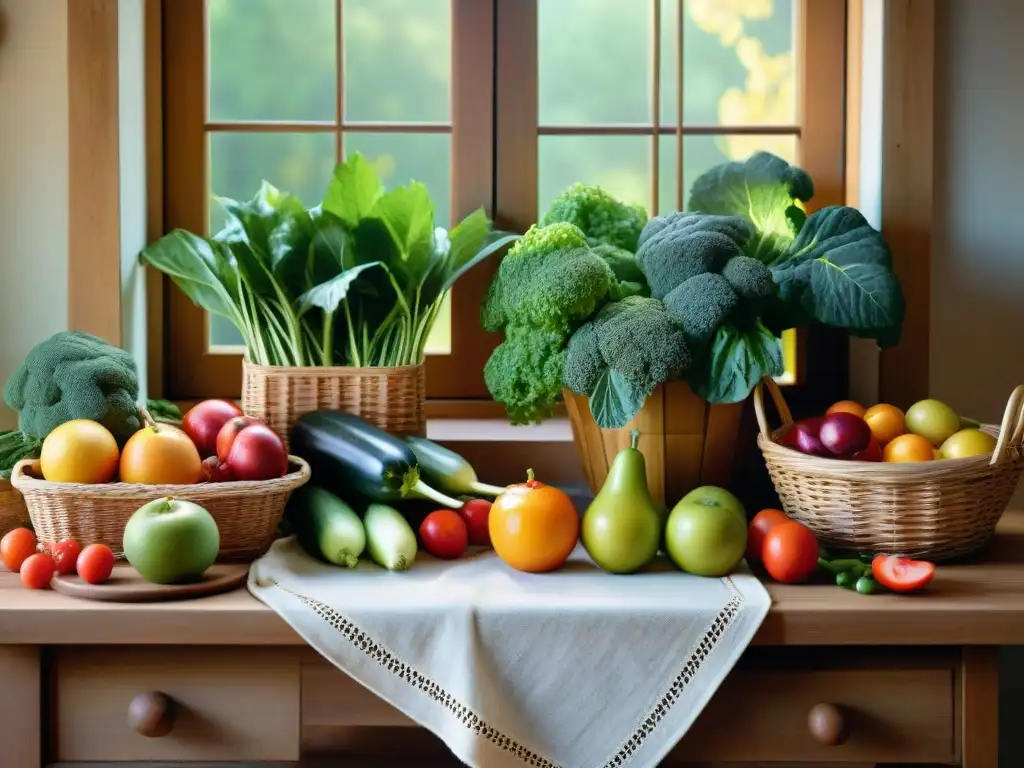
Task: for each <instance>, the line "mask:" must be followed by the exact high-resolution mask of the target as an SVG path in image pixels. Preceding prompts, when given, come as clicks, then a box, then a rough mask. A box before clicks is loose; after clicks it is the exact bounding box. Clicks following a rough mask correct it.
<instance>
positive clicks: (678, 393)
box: [562, 381, 743, 507]
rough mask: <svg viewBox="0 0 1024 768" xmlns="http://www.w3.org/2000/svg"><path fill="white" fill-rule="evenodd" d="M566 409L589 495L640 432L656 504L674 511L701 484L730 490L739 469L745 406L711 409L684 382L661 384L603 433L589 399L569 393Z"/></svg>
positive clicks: (735, 404) (648, 477)
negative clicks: (615, 426)
mask: <svg viewBox="0 0 1024 768" xmlns="http://www.w3.org/2000/svg"><path fill="white" fill-rule="evenodd" d="M562 394H563V399H564V400H565V409H566V412H567V413H568V414H569V421H570V423H571V424H572V432H573V441H574V442H575V444H576V450H577V451H578V453H579V455H580V459H581V461H582V462H583V471H584V474H585V475H586V478H587V484H588V485H589V486H590V490H591V491H593V492H594V493H597V492H598V491H599V490H601V486H602V485H604V481H605V478H606V477H607V476H608V469H609V468H610V467H611V464H612V462H613V461H614V460H615V456H616V454H617V453H618V452H619V451H620V450H622V449H623V448H626V447H628V446H629V440H630V432H631V431H632V430H634V429H639V430H640V434H641V437H640V450H641V451H642V452H643V454H644V459H645V464H646V468H647V487H648V488H649V489H650V491H651V496H652V497H653V498H654V500H655V502H657V503H658V504H661V505H662V506H667V507H671V506H672V505H674V504H675V503H676V502H677V501H679V499H681V498H682V497H683V496H685V495H686V494H687V493H689V492H690V491H691V490H693V489H694V488H696V487H697V486H700V485H718V486H728V485H729V483H730V480H731V476H732V472H733V469H734V464H735V455H736V447H737V443H738V441H739V432H740V419H741V418H742V416H743V403H742V402H740V403H732V404H729V405H712V404H710V403H708V402H707V401H706V400H704V399H703V398H701V397H698V396H697V395H695V394H694V393H693V390H691V389H690V387H689V385H688V384H687V383H686V382H685V381H670V382H667V383H665V384H661V385H659V386H658V388H657V389H655V390H654V392H653V393H652V394H651V396H650V397H648V398H647V400H646V401H645V402H644V405H643V408H641V409H640V412H639V413H637V415H636V416H635V417H634V418H633V420H632V421H631V422H630V423H629V424H627V425H626V426H625V427H622V428H621V429H601V428H600V427H598V426H597V424H595V423H594V418H593V416H592V415H591V413H590V399H589V398H588V397H585V396H583V395H578V394H576V393H575V392H573V391H571V390H569V389H566V390H564V391H563V393H562Z"/></svg>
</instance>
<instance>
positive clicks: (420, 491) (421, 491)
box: [408, 480, 462, 509]
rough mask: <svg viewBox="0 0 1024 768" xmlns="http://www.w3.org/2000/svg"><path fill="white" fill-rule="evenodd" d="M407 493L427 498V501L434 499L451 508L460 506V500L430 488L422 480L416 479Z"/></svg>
mask: <svg viewBox="0 0 1024 768" xmlns="http://www.w3.org/2000/svg"><path fill="white" fill-rule="evenodd" d="M408 495H409V496H415V497H418V498H421V499H427V500H429V501H436V502H437V503H438V504H444V506H446V507H451V508H452V509H461V508H462V502H461V501H459V500H458V499H453V498H452V497H451V496H447V495H445V494H443V493H441V492H440V491H438V490H435V489H433V488H431V487H430V486H429V485H427V484H426V483H425V482H424V481H423V480H417V481H416V483H415V484H414V485H413V486H412V487H411V488H410V489H409V492H408Z"/></svg>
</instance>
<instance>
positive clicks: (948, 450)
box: [939, 429, 996, 459]
mask: <svg viewBox="0 0 1024 768" xmlns="http://www.w3.org/2000/svg"><path fill="white" fill-rule="evenodd" d="M995 449H996V439H995V438H994V437H992V435H990V434H989V433H988V432H982V431H981V430H980V429H961V430H960V431H959V432H955V433H954V434H952V435H950V436H949V437H948V438H946V441H945V442H944V443H943V444H942V447H941V448H940V449H939V453H940V454H941V456H942V458H944V459H966V458H967V457H969V456H981V455H983V454H986V453H992V451H994V450H995Z"/></svg>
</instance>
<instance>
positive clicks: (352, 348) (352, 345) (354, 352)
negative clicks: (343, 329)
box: [342, 298, 362, 368]
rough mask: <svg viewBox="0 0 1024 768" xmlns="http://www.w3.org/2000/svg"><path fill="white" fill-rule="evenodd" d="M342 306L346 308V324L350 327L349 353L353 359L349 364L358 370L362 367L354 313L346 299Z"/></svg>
mask: <svg viewBox="0 0 1024 768" xmlns="http://www.w3.org/2000/svg"><path fill="white" fill-rule="evenodd" d="M342 304H343V305H344V306H345V324H346V325H347V326H348V353H349V356H350V357H351V358H352V359H351V360H350V361H349V362H350V363H352V365H354V366H356V367H357V368H358V367H360V366H362V363H361V362H360V361H359V348H358V347H357V346H356V331H355V327H354V326H353V325H352V312H351V310H350V309H349V307H348V299H347V298H346V299H344V301H343V302H342Z"/></svg>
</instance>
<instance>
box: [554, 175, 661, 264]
mask: <svg viewBox="0 0 1024 768" xmlns="http://www.w3.org/2000/svg"><path fill="white" fill-rule="evenodd" d="M555 222H568V223H570V224H575V225H576V226H577V227H579V228H580V229H581V230H583V233H584V234H585V235H586V237H587V243H588V244H590V245H592V246H594V245H614V246H615V247H617V248H624V249H626V250H627V251H635V250H636V246H637V240H638V238H639V237H640V232H641V230H642V229H643V228H644V224H646V223H647V211H646V210H645V209H644V207H643V206H641V205H629V204H627V203H623V202H621V201H619V200H616V199H615V198H614V197H612V196H611V195H610V194H608V192H606V191H605V190H604V189H602V188H601V187H598V186H594V185H588V184H578V183H577V184H573V185H572V186H571V187H569V188H568V189H566V190H564V191H563V192H562V193H561V194H560V195H559V196H558V197H556V198H555V199H554V200H553V201H552V202H551V205H550V206H549V207H548V210H547V212H545V214H544V216H543V217H542V218H541V220H540V223H541V224H542V225H545V224H553V223H555Z"/></svg>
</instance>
